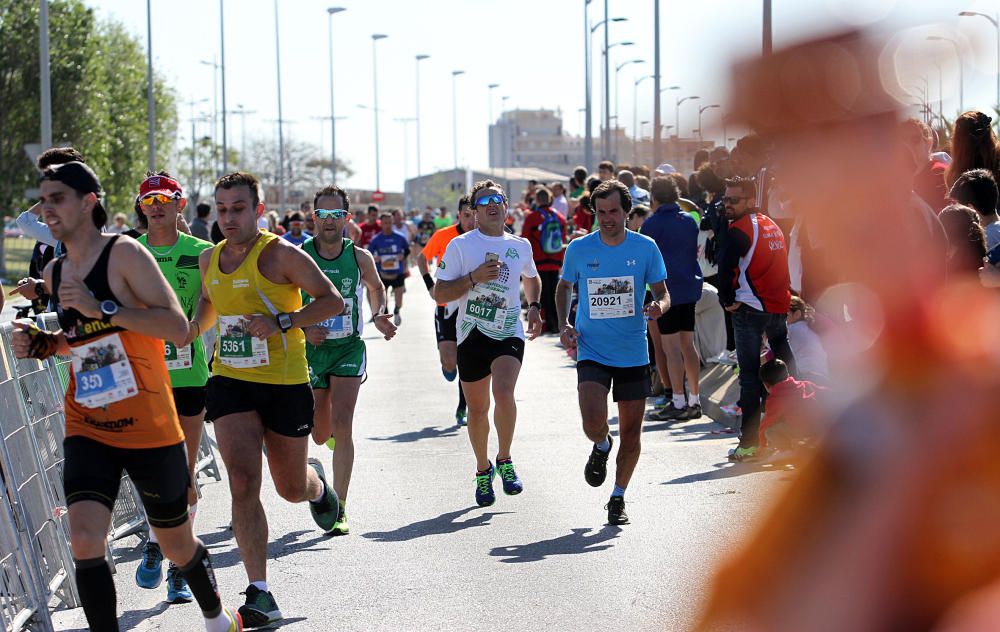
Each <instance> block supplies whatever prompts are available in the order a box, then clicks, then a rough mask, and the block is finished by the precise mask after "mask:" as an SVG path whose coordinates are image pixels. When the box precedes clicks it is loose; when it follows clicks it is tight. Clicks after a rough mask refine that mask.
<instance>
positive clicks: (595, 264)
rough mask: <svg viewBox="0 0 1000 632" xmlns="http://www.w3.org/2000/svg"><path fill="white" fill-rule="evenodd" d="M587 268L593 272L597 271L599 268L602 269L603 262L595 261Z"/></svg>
mask: <svg viewBox="0 0 1000 632" xmlns="http://www.w3.org/2000/svg"><path fill="white" fill-rule="evenodd" d="M587 267H588V268H590V269H591V270H597V269H598V268H600V267H601V262H600V261H598V260H597V259H594V260H593V261H591V262H590V263H588V264H587Z"/></svg>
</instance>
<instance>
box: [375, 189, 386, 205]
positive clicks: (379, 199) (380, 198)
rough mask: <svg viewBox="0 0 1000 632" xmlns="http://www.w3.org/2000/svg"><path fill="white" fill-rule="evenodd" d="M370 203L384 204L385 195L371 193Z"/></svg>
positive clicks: (379, 192) (376, 192) (378, 192)
mask: <svg viewBox="0 0 1000 632" xmlns="http://www.w3.org/2000/svg"><path fill="white" fill-rule="evenodd" d="M372 202H385V193H382V192H381V191H375V192H374V193H372Z"/></svg>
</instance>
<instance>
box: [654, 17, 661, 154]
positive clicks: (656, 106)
mask: <svg viewBox="0 0 1000 632" xmlns="http://www.w3.org/2000/svg"><path fill="white" fill-rule="evenodd" d="M653 77H654V79H653V164H654V165H659V164H660V0H653Z"/></svg>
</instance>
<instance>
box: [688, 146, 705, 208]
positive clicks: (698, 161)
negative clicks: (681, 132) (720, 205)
mask: <svg viewBox="0 0 1000 632" xmlns="http://www.w3.org/2000/svg"><path fill="white" fill-rule="evenodd" d="M708 156H709V154H708V150H707V149H699V150H698V151H696V152H694V171H692V172H691V175H690V176H689V177H688V195H689V196H691V197H690V198H689V199H690V200H691V201H692V202H694V203H696V204H697V205H698V206H701V205H702V203H703V202H704V197H705V191H704V189H702V188H701V186H700V185H699V184H698V177H697V176H698V170H699V169H701V168H702V167H704V166H705V165H707V164H709V159H708Z"/></svg>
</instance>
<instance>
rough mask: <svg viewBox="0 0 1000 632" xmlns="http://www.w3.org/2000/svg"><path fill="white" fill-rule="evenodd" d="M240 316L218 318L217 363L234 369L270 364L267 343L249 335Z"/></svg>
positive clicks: (245, 323) (245, 324)
mask: <svg viewBox="0 0 1000 632" xmlns="http://www.w3.org/2000/svg"><path fill="white" fill-rule="evenodd" d="M248 325H249V321H247V320H246V319H245V318H243V317H242V316H219V362H222V364H224V365H226V366H228V367H231V368H234V369H251V368H253V367H258V366H267V365H268V364H270V361H271V360H270V356H269V355H268V352H267V341H266V340H261V339H260V338H256V337H254V336H251V335H250V332H249V331H248V330H247V326H248Z"/></svg>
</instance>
